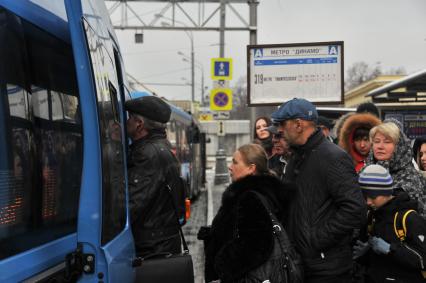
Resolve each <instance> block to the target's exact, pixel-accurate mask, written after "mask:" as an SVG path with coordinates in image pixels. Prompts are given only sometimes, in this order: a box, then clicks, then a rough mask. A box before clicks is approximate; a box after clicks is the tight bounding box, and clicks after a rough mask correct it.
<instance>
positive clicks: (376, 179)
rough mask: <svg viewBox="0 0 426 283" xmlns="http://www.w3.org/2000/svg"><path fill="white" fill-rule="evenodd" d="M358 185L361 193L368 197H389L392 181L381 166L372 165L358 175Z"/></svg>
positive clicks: (391, 190)
mask: <svg viewBox="0 0 426 283" xmlns="http://www.w3.org/2000/svg"><path fill="white" fill-rule="evenodd" d="M358 183H359V185H360V187H361V189H362V190H363V193H364V194H366V195H367V196H370V197H377V196H390V195H392V192H393V186H392V185H393V180H392V176H391V175H390V174H389V172H388V170H386V169H385V168H384V167H383V166H380V165H377V164H372V165H368V166H366V167H364V169H363V170H362V171H361V172H360V173H359V178H358Z"/></svg>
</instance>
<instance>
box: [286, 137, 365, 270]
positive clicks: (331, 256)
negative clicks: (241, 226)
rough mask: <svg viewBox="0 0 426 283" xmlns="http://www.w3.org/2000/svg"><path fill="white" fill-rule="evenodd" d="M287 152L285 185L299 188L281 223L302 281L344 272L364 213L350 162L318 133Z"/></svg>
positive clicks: (361, 197) (338, 148)
mask: <svg viewBox="0 0 426 283" xmlns="http://www.w3.org/2000/svg"><path fill="white" fill-rule="evenodd" d="M292 150H293V151H292V152H293V154H292V156H291V158H290V160H289V164H288V165H287V169H286V174H285V176H284V180H285V181H286V182H293V183H295V184H296V186H297V187H298V189H297V191H296V192H295V194H294V196H292V201H291V203H290V205H289V206H288V219H287V221H284V223H283V224H284V226H286V229H287V231H288V233H289V236H290V237H291V238H292V240H293V241H294V243H295V245H296V248H297V250H298V251H299V253H300V254H301V256H302V259H303V262H304V268H305V274H306V275H307V276H316V275H330V276H333V275H338V274H342V273H345V272H346V271H349V269H350V268H351V263H352V252H351V246H350V241H351V235H352V232H353V230H354V229H356V228H360V227H361V226H362V224H363V222H364V221H365V218H366V210H367V209H366V204H365V200H364V198H363V196H362V193H361V190H360V188H359V185H358V182H357V175H356V173H355V170H354V166H353V163H352V160H351V158H350V156H349V155H348V154H347V153H346V152H345V151H343V150H342V149H341V148H340V147H339V146H337V145H335V144H333V143H331V142H329V141H328V140H326V139H325V138H324V136H323V134H322V132H321V130H317V131H315V132H314V133H313V134H312V136H311V137H310V138H309V139H308V141H307V142H306V143H305V144H304V145H303V146H298V147H292Z"/></svg>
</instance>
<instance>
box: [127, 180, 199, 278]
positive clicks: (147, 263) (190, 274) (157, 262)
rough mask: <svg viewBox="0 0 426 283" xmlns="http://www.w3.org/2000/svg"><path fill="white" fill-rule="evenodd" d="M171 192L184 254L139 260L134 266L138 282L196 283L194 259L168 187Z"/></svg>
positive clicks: (156, 255) (163, 255) (168, 254)
mask: <svg viewBox="0 0 426 283" xmlns="http://www.w3.org/2000/svg"><path fill="white" fill-rule="evenodd" d="M166 187H167V189H168V190H169V195H170V198H171V202H172V204H173V208H174V210H175V214H176V221H177V225H178V227H179V234H180V236H181V239H182V245H183V253H181V254H171V253H157V254H152V255H149V256H146V257H144V258H141V257H139V258H137V259H136V260H134V261H133V266H135V267H136V269H135V271H136V281H135V282H142V283H176V282H179V283H194V268H193V264H192V257H191V255H190V254H189V249H188V245H187V243H186V241H185V237H184V235H183V232H182V228H181V225H180V223H179V218H178V213H177V211H176V205H175V203H174V201H173V196H172V192H171V188H170V186H169V185H167V186H166Z"/></svg>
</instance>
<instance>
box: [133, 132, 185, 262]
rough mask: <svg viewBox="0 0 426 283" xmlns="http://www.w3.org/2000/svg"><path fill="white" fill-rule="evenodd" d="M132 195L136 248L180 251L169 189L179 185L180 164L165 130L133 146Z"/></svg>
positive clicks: (141, 249) (150, 135) (145, 253)
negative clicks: (168, 187)
mask: <svg viewBox="0 0 426 283" xmlns="http://www.w3.org/2000/svg"><path fill="white" fill-rule="evenodd" d="M128 163H129V169H128V174H129V198H130V214H131V219H130V220H131V225H132V232H133V237H134V238H135V245H136V252H137V253H138V254H139V255H147V254H149V253H154V252H172V253H175V252H179V251H180V249H181V248H180V239H179V230H178V224H177V218H176V213H175V210H174V207H173V204H172V202H171V196H170V194H169V191H168V190H167V187H166V185H167V184H168V185H169V186H170V187H171V188H172V189H173V188H174V187H176V186H178V185H179V175H180V170H179V164H178V161H177V159H176V158H175V156H173V153H172V152H171V150H170V146H169V143H168V141H167V140H166V135H165V132H164V131H153V132H152V133H150V134H149V135H148V136H146V137H144V138H142V139H140V140H137V141H136V142H134V143H133V144H132V145H131V146H130V155H129V162H128Z"/></svg>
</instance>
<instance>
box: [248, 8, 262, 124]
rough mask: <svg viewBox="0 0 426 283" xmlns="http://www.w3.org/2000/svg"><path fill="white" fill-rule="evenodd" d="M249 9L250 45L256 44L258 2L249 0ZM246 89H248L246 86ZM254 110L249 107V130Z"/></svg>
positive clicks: (254, 119)
mask: <svg viewBox="0 0 426 283" xmlns="http://www.w3.org/2000/svg"><path fill="white" fill-rule="evenodd" d="M248 5H249V9H250V16H249V17H250V18H249V20H250V22H249V27H250V45H254V44H257V5H259V1H258V0H249V1H248ZM247 87H250V86H248V85H247ZM256 116H257V115H256V108H255V107H250V129H254V121H256Z"/></svg>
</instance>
